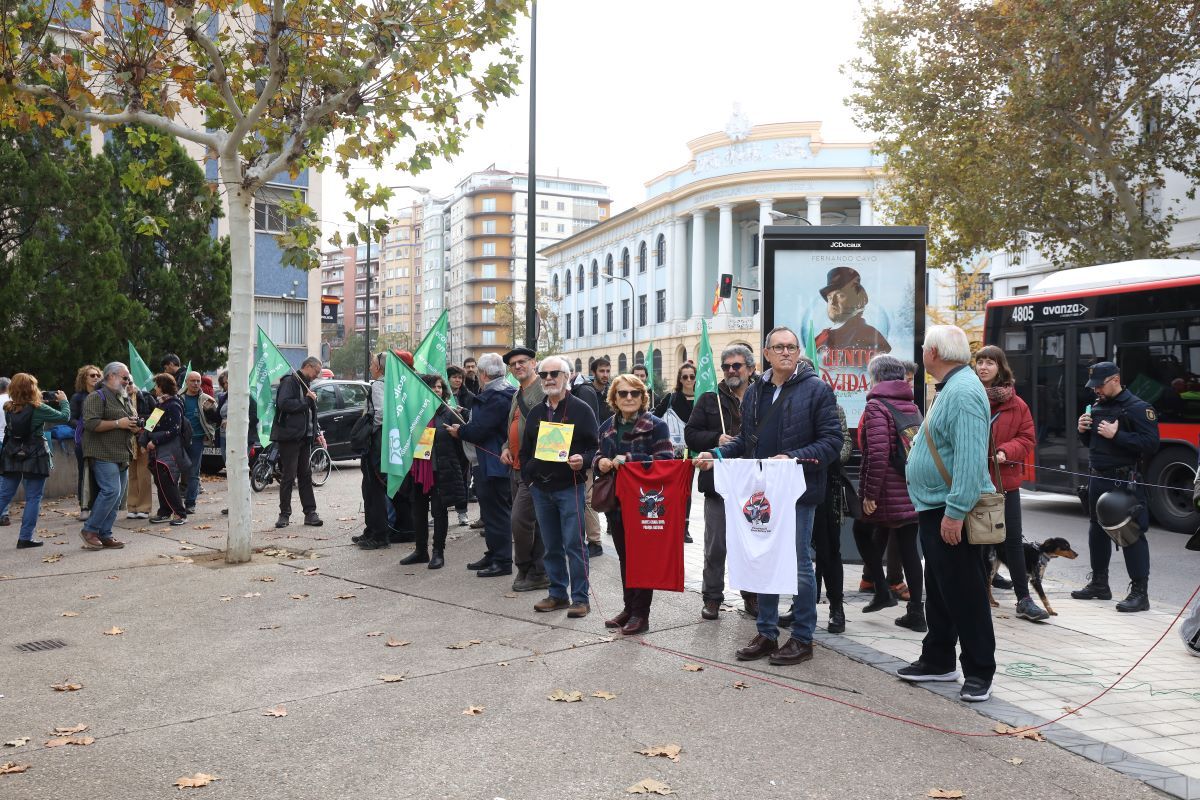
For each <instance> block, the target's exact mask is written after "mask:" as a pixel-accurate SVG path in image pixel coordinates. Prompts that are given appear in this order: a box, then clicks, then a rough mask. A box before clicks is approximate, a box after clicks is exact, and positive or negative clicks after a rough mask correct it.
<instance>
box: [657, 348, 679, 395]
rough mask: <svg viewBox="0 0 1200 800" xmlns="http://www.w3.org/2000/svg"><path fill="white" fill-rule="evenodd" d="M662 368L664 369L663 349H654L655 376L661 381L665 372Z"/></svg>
mask: <svg viewBox="0 0 1200 800" xmlns="http://www.w3.org/2000/svg"><path fill="white" fill-rule="evenodd" d="M662 369H663V357H662V350H655V351H654V376H653V377H654V378H655V379H656V380H659V381H661V380H662V374H663V371H662ZM674 385H675V384H673V383H672V384H671V386H672V387H674Z"/></svg>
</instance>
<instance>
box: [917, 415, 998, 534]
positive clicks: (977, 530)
mask: <svg viewBox="0 0 1200 800" xmlns="http://www.w3.org/2000/svg"><path fill="white" fill-rule="evenodd" d="M930 416H933V415H932V414H931V415H930ZM925 422H926V423H928V422H929V418H928V417H926V419H925ZM925 444H926V445H928V446H929V454H930V455H931V456H933V463H934V464H936V465H937V468H938V472H940V473H941V475H942V480H944V481H945V482H946V488H947V489H950V488H953V486H954V482H953V481H952V480H951V479H950V473H949V471H947V469H946V465H945V463H943V462H942V457H941V455H939V454H938V450H937V445H935V444H934V443H933V429H932V428H929V427H928V426H926V430H925ZM988 463H989V464H991V465H992V466H994V467H996V475H995V478H996V483H1000V469H999V465H997V464H996V450H995V446H994V443H993V441H992V431H991V426H988ZM1001 485H1003V484H1001ZM963 527H964V528H966V529H967V541H968V542H969V543H971V544H1001V543H1002V542H1003V541H1004V535H1005V530H1004V493H1003V492H984V493H983V494H981V495H979V502H977V503H976V504H975V507H974V508H972V509H971V510H970V512H969V513H968V514H967V518H966V519H964V520H963Z"/></svg>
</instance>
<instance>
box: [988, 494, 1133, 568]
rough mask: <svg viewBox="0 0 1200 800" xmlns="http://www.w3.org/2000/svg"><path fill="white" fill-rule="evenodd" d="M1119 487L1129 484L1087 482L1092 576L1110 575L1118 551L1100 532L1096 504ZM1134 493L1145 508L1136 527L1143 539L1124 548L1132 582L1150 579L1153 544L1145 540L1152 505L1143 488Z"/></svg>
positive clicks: (1126, 565) (1089, 551)
mask: <svg viewBox="0 0 1200 800" xmlns="http://www.w3.org/2000/svg"><path fill="white" fill-rule="evenodd" d="M1119 486H1124V487H1126V488H1128V486H1129V482H1128V481H1117V480H1113V479H1111V478H1101V477H1098V476H1092V477H1091V478H1089V479H1088V511H1089V519H1090V523H1089V525H1088V554H1089V555H1090V556H1091V561H1092V572H1093V573H1098V572H1104V573H1107V572H1108V564H1109V562H1110V561H1111V560H1112V551H1113V548H1114V547H1116V544H1114V543H1113V540H1112V539H1110V538H1108V534H1107V533H1105V532H1104V528H1101V527H1100V523H1099V522H1097V521H1096V501H1097V500H1099V499H1100V495H1102V494H1104V493H1105V492H1107V491H1111V490H1112V489H1116V488H1117V487H1119ZM1133 493H1134V495H1135V496H1136V497H1137V499H1138V502H1139V503H1141V504H1142V511H1141V513H1140V514H1138V518H1137V524H1138V527H1139V528H1141V529H1142V535H1141V536H1140V537H1139V538H1138V540H1137V541H1136V542H1134V543H1133V544H1131V545H1129V547H1125V548H1122V550H1123V551H1124V553H1125V571H1126V572H1128V573H1129V578H1130V580H1135V579H1138V578H1149V577H1150V542H1149V541H1147V539H1146V530H1147V529H1148V528H1149V527H1150V510H1149V509H1150V504H1149V501H1148V500H1147V498H1146V490H1145V489H1144V488H1142V487H1141V486H1136V485H1135V486H1134V487H1133ZM1006 508H1007V506H1006Z"/></svg>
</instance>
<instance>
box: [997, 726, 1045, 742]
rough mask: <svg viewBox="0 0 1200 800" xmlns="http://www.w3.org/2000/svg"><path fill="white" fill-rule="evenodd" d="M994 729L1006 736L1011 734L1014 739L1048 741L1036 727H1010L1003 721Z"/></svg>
mask: <svg viewBox="0 0 1200 800" xmlns="http://www.w3.org/2000/svg"><path fill="white" fill-rule="evenodd" d="M992 730H994V731H995V732H996V733H1002V734H1004V735H1005V736H1011V737H1013V738H1014V739H1028V740H1030V741H1031V742H1044V741H1046V737H1045V736H1042V735H1041V734H1040V733H1038V732H1037V730H1035V729H1034V728H1029V727H1026V728H1013V727H1010V726H1008V725H1005V724H1003V723H1000V724H998V725H997V726H996V727H995V728H992Z"/></svg>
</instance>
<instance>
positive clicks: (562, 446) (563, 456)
mask: <svg viewBox="0 0 1200 800" xmlns="http://www.w3.org/2000/svg"><path fill="white" fill-rule="evenodd" d="M574 435H575V426H574V425H569V424H563V423H561V422H542V424H541V425H540V426H539V427H538V437H537V447H536V448H535V449H534V451H533V457H534V458H536V459H538V460H539V461H558V462H565V461H566V460H567V457H568V456H569V455H570V453H571V437H572V436H574Z"/></svg>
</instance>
